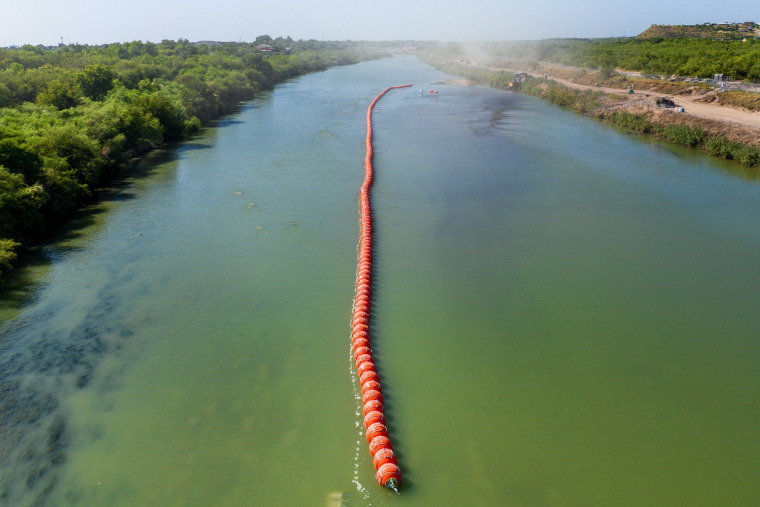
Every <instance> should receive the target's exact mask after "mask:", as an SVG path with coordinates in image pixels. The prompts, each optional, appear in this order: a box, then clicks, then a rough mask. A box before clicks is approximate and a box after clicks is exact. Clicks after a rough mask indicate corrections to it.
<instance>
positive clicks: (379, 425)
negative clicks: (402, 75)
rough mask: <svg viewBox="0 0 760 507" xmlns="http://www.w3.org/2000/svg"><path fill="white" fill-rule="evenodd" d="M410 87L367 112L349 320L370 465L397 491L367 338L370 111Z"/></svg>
mask: <svg viewBox="0 0 760 507" xmlns="http://www.w3.org/2000/svg"><path fill="white" fill-rule="evenodd" d="M410 86H412V85H410V84H408V85H401V86H390V87H388V88H386V89H385V90H383V91H382V92H381V93H380V94H379V95H378V96H377V97H375V99H374V100H373V101H372V102H371V103H370V105H369V108H368V109H367V138H366V140H365V143H364V144H365V147H366V150H367V154H366V156H365V158H364V183H363V184H362V186H361V190H360V192H359V209H360V220H361V221H360V224H361V229H360V230H361V237H360V240H359V265H358V267H357V269H356V297H355V298H354V314H353V318H352V320H351V329H352V333H351V340H352V349H353V357H354V362H355V364H356V372H357V374H358V375H359V382H360V383H361V386H362V412H363V416H364V421H363V422H364V428H365V429H366V436H367V442H368V443H369V451H370V453H371V454H372V463H373V464H374V466H375V470H377V473H376V478H377V482H379V483H380V485H381V486H385V487H386V488H391V489H394V490H397V488H398V486H399V484H400V483H401V469H400V468H399V467H398V462H397V461H396V455H395V454H393V445H391V441H390V438H389V437H388V428H387V426H386V425H385V410H384V408H383V395H382V388H381V386H380V377H379V376H378V375H377V369H376V368H375V362H374V360H373V359H372V348H371V342H370V338H369V319H370V311H369V310H370V303H371V301H372V206H371V204H370V200H369V189H370V188H371V187H372V181H373V180H374V169H373V167H372V156H373V154H374V152H373V149H372V110H373V109H374V108H375V105H376V104H377V102H378V101H379V100H380V99H381V98H382V96H383V95H385V94H386V93H388V92H389V91H390V90H394V89H397V88H408V87H410Z"/></svg>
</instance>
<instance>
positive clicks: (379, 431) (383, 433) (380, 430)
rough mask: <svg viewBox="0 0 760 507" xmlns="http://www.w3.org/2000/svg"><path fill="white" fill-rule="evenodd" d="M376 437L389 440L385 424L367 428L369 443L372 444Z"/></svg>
mask: <svg viewBox="0 0 760 507" xmlns="http://www.w3.org/2000/svg"><path fill="white" fill-rule="evenodd" d="M375 437H385V438H388V428H386V427H385V424H383V423H379V422H376V423H372V424H370V425H369V427H368V428H367V442H372V439H373V438H375Z"/></svg>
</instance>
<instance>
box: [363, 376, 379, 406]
mask: <svg viewBox="0 0 760 507" xmlns="http://www.w3.org/2000/svg"><path fill="white" fill-rule="evenodd" d="M367 391H378V392H382V391H381V388H380V382H378V381H377V380H374V379H368V380H367V381H365V382H364V383H362V394H364V393H365V392H367ZM368 403H369V402H368Z"/></svg>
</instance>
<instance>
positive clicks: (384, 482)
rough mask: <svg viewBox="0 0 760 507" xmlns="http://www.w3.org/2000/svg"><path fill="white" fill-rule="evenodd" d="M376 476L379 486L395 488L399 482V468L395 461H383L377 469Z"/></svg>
mask: <svg viewBox="0 0 760 507" xmlns="http://www.w3.org/2000/svg"><path fill="white" fill-rule="evenodd" d="M376 477H377V482H378V483H379V484H380V485H381V486H385V487H386V488H391V489H396V488H398V485H399V483H400V482H401V469H400V468H399V467H398V465H396V464H395V463H385V464H384V465H381V466H380V468H378V469H377V475H376Z"/></svg>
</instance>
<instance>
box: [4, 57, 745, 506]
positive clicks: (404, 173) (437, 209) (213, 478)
mask: <svg viewBox="0 0 760 507" xmlns="http://www.w3.org/2000/svg"><path fill="white" fill-rule="evenodd" d="M449 77H450V76H446V75H444V74H442V73H440V72H438V71H436V70H434V69H432V68H430V67H428V66H426V65H423V64H421V63H420V62H419V61H417V60H416V59H415V58H413V57H405V56H396V57H393V58H389V59H384V60H380V61H375V62H368V63H362V64H359V65H354V66H349V67H340V68H334V69H330V70H328V71H326V72H321V73H316V74H311V75H307V76H303V77H301V78H299V79H295V80H293V81H290V82H288V83H285V84H282V85H280V86H278V87H277V88H276V89H275V90H274V91H272V92H270V93H267V94H264V95H262V96H261V97H260V98H258V99H256V100H254V101H253V102H251V103H249V104H247V105H245V106H244V107H243V108H242V110H241V111H240V113H239V114H237V115H235V116H234V117H230V118H227V119H225V120H223V121H221V122H220V123H219V125H218V128H215V129H211V130H208V131H207V132H205V133H204V134H203V135H201V136H199V137H198V138H196V139H194V140H193V141H191V142H188V143H186V144H183V145H181V146H179V147H178V148H177V149H175V150H172V151H169V152H166V153H162V154H159V155H156V156H154V157H152V158H150V159H149V160H147V161H145V163H144V164H143V167H142V174H141V175H139V176H135V177H132V178H129V179H127V180H126V181H125V182H124V184H123V185H121V187H120V188H118V189H117V190H116V191H115V192H114V193H113V194H112V198H110V199H106V200H105V201H103V202H102V203H101V204H100V205H98V206H97V207H96V208H95V209H94V210H93V211H92V212H91V213H88V214H85V215H83V217H82V218H81V219H80V222H79V227H75V228H73V229H72V230H71V231H69V233H68V234H66V235H65V236H64V237H62V238H61V239H60V240H58V241H56V242H54V243H52V244H50V245H48V246H46V247H45V248H44V249H43V257H44V259H43V260H42V261H41V262H39V263H37V264H35V265H32V266H30V267H28V268H25V269H24V270H23V271H22V272H21V273H20V274H19V275H17V277H16V278H15V279H14V281H13V283H12V286H11V287H10V288H11V289H12V290H6V292H5V300H4V303H3V306H2V309H1V310H2V313H1V314H0V315H2V318H3V321H4V323H3V327H2V336H1V337H0V383H1V384H0V386H1V387H2V390H0V395H2V402H3V406H2V408H3V415H2V418H0V432H2V433H0V436H1V437H2V447H0V505H14V506H15V505H34V504H42V505H56V506H58V505H61V506H65V505H92V506H103V505H109V506H137V505H139V506H148V505H150V506H154V505H155V506H168V505H178V506H179V505H183V506H184V505H193V506H195V505H241V506H242V505H257V506H258V505H261V506H275V505H277V506H279V505H283V506H289V505H316V506H324V505H328V502H329V501H330V498H334V496H335V495H336V494H337V496H338V497H340V498H342V504H343V505H346V506H353V505H357V506H359V505H362V506H363V505H410V506H448V505H451V506H464V505H489V506H490V505H493V506H502V505H508V506H602V505H625V506H653V505H668V506H681V505H683V506H699V505H703V506H716V505H731V506H745V505H746V506H751V505H757V501H758V498H760V438H758V435H759V433H758V428H759V427H760V311H758V309H759V305H758V302H757V297H758V294H760V227H758V224H759V223H760V185H759V183H758V180H757V179H753V178H751V177H749V176H748V175H746V174H745V173H744V172H743V171H742V170H741V169H740V168H738V166H736V165H733V164H731V163H727V162H721V161H718V160H716V159H710V158H706V157H704V156H701V155H699V154H694V153H691V152H688V151H685V150H680V149H678V148H673V147H669V146H665V145H662V144H659V143H657V142H655V141H653V140H650V139H646V138H641V137H636V136H629V135H627V134H626V133H625V132H621V131H618V130H614V129H612V128H610V127H608V126H605V125H602V124H600V123H598V122H597V121H595V120H592V119H588V118H584V117H580V116H577V115H575V114H573V113H569V112H566V111H562V110H559V109H557V108H555V107H553V106H551V105H549V104H547V103H544V102H541V101H539V100H536V99H533V98H531V97H526V96H522V95H519V94H511V93H508V92H504V91H498V90H492V89H487V88H480V87H470V88H467V87H455V86H450V85H446V84H442V82H444V81H446V79H448V78H449ZM406 83H414V87H413V88H411V89H404V90H394V91H392V92H389V94H388V95H386V96H385V97H384V98H383V99H382V100H381V102H380V103H379V106H378V109H377V110H376V113H375V116H374V127H375V173H376V179H375V186H374V188H373V191H372V203H373V209H374V218H375V263H374V268H375V271H374V284H373V290H374V292H373V306H372V318H371V336H372V340H373V353H374V355H375V358H376V363H377V364H378V368H379V372H380V375H381V379H382V383H383V394H384V397H385V400H386V406H385V409H386V416H387V419H388V424H389V428H390V432H391V438H392V440H393V442H394V447H395V450H396V452H397V454H398V457H399V463H400V466H401V468H402V471H403V473H404V479H403V481H402V487H401V491H400V492H401V494H400V495H396V493H394V492H392V491H389V490H385V489H383V488H381V487H380V486H378V485H377V483H376V482H375V479H374V468H373V467H372V460H371V457H370V455H369V451H368V449H367V445H366V441H365V440H364V437H363V432H362V428H361V427H360V426H361V423H360V420H361V419H360V415H359V413H360V411H361V409H360V404H359V397H358V394H357V393H358V381H357V379H356V376H355V373H354V367H353V364H352V361H351V351H350V333H351V327H350V322H351V308H352V297H353V291H354V283H355V270H356V262H357V244H358V240H359V214H358V192H359V187H360V186H361V182H362V180H363V177H364V170H363V160H364V135H365V114H366V109H367V106H368V105H369V103H370V102H371V100H372V99H373V98H374V97H375V96H376V95H377V93H379V92H380V91H382V90H383V89H384V88H386V87H387V86H391V85H398V84H406ZM418 89H423V90H425V91H427V90H428V89H436V90H438V91H439V95H438V96H437V97H429V96H427V94H423V95H421V94H420V93H419V92H418V91H417V90H418ZM331 495H333V496H332V497H331Z"/></svg>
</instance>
